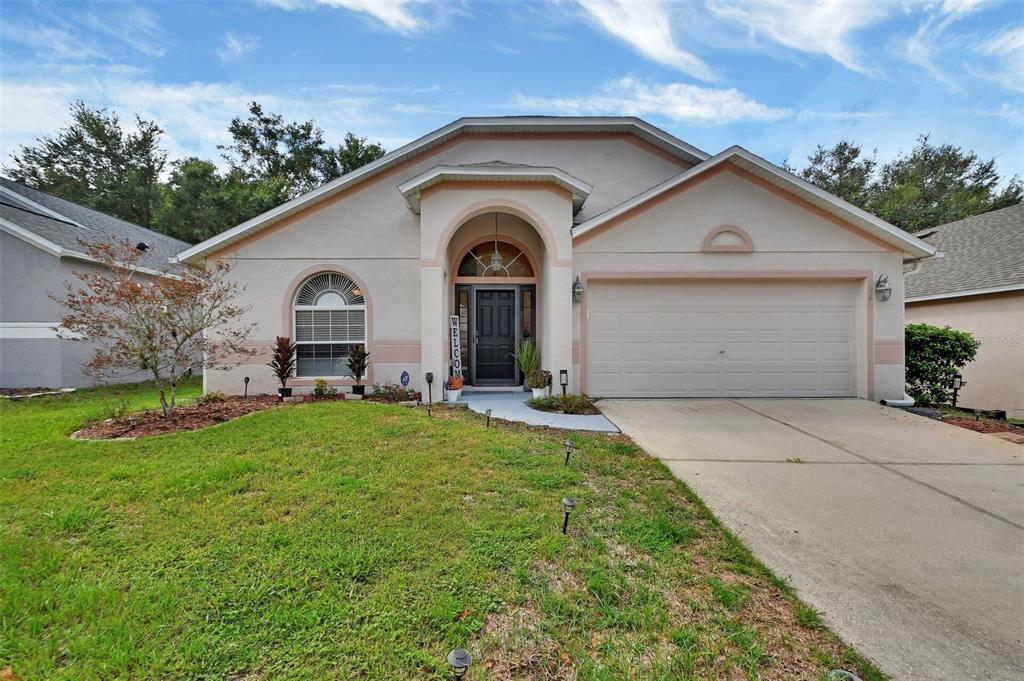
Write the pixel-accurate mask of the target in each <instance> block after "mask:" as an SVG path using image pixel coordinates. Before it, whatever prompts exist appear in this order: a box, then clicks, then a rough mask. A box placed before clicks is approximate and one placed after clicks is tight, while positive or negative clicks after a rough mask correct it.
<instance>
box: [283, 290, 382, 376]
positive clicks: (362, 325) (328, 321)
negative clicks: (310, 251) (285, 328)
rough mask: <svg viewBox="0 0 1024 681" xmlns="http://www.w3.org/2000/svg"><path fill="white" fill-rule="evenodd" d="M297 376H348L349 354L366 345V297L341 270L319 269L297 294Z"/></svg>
mask: <svg viewBox="0 0 1024 681" xmlns="http://www.w3.org/2000/svg"><path fill="white" fill-rule="evenodd" d="M295 344H296V345H297V346H298V347H297V361H296V371H295V373H296V375H297V376H316V377H339V376H347V375H349V373H350V372H349V369H348V354H349V352H350V351H351V350H352V349H353V348H354V347H356V346H358V345H365V344H366V300H365V299H364V298H363V292H362V291H361V290H360V289H359V285H358V284H356V283H355V282H354V281H352V280H351V279H349V278H348V277H346V276H345V275H344V274H341V273H339V272H320V273H319V274H314V275H313V276H312V277H310V278H309V279H307V280H306V283H304V284H303V285H302V286H301V287H300V288H299V291H298V293H296V295H295Z"/></svg>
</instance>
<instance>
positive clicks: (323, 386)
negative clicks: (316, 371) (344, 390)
mask: <svg viewBox="0 0 1024 681" xmlns="http://www.w3.org/2000/svg"><path fill="white" fill-rule="evenodd" d="M337 394H338V390H337V388H335V387H334V386H333V385H330V384H329V383H328V382H327V381H326V380H324V379H322V378H318V379H316V381H315V382H314V383H313V397H315V398H316V399H318V400H322V399H324V398H325V397H331V396H333V395H337Z"/></svg>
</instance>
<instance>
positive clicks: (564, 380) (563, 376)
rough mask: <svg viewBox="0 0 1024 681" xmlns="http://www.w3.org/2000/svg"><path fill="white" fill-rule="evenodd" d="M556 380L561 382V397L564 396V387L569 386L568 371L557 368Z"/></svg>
mask: <svg viewBox="0 0 1024 681" xmlns="http://www.w3.org/2000/svg"><path fill="white" fill-rule="evenodd" d="M558 382H559V383H561V384H562V397H565V389H566V388H567V387H569V371H568V370H567V369H561V370H559V372H558Z"/></svg>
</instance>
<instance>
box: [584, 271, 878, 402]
mask: <svg viewBox="0 0 1024 681" xmlns="http://www.w3.org/2000/svg"><path fill="white" fill-rule="evenodd" d="M857 288H858V287H857V284H855V283H854V282H850V281H842V282H823V281H813V282H811V281H786V282H780V281H771V280H769V281H743V282H720V281H715V282H711V281H708V282H696V281H658V282H623V281H607V282H591V284H590V285H589V287H588V289H587V300H588V305H587V313H588V320H587V324H588V327H587V341H586V343H587V346H586V363H587V392H588V393H589V394H591V395H594V396H600V397H740V396H748V397H752V396H756V397H853V396H856V394H857V383H856V377H857V356H858V352H857Z"/></svg>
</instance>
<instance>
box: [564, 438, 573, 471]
mask: <svg viewBox="0 0 1024 681" xmlns="http://www.w3.org/2000/svg"><path fill="white" fill-rule="evenodd" d="M574 449H576V445H575V444H574V443H573V441H572V440H566V441H565V465H566V466H568V465H569V455H570V454H572V450H574Z"/></svg>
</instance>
